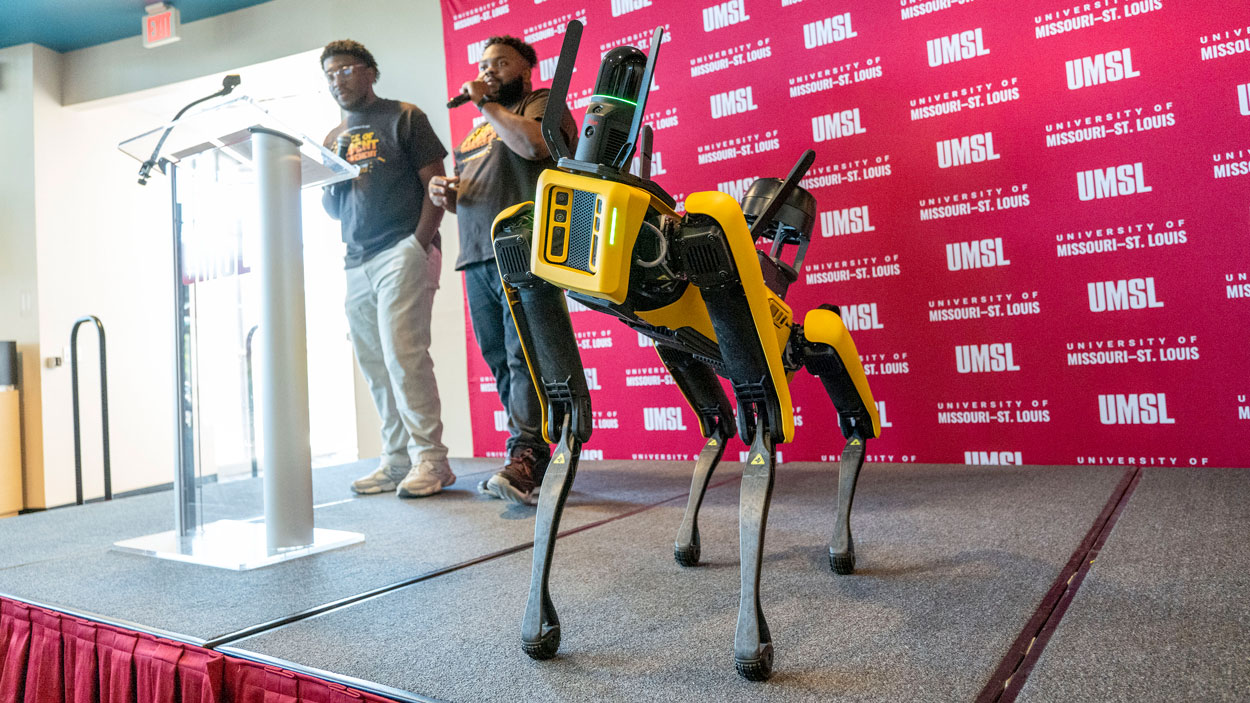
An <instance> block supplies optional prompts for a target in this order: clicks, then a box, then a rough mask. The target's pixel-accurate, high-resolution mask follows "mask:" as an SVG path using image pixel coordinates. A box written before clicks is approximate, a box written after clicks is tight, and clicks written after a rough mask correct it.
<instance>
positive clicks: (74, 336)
mask: <svg viewBox="0 0 1250 703" xmlns="http://www.w3.org/2000/svg"><path fill="white" fill-rule="evenodd" d="M84 322H94V323H95V327H96V331H97V332H98V335H97V337H98V338H99V342H100V424H101V427H102V429H103V434H104V500H112V499H113V472H112V469H111V468H110V466H109V390H108V361H107V359H106V357H105V352H104V348H105V344H104V324H103V323H101V322H100V318H98V317H96V316H95V315H86V316H84V317H80V318H78V319H77V320H75V321H74V327H73V329H72V330H71V331H70V334H69V365H70V374H71V380H70V385H71V386H72V388H73V392H74V487H75V490H76V491H77V494H76V495H77V499H78V505H82V432H81V427H80V425H79V421H78V328H79V327H81V326H82V324H83V323H84Z"/></svg>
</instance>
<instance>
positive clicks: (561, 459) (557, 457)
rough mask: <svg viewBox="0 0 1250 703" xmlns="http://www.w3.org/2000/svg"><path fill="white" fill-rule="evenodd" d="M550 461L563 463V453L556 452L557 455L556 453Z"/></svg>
mask: <svg viewBox="0 0 1250 703" xmlns="http://www.w3.org/2000/svg"><path fill="white" fill-rule="evenodd" d="M551 463H553V464H563V463H564V455H563V454H557V455H556V458H555V459H552V460H551Z"/></svg>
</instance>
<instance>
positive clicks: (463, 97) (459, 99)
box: [447, 93, 469, 110]
mask: <svg viewBox="0 0 1250 703" xmlns="http://www.w3.org/2000/svg"><path fill="white" fill-rule="evenodd" d="M467 102H469V94H468V93H461V94H459V95H457V96H456V97H454V98H452V99H451V100H448V101H447V109H448V110H450V109H452V108H453V107H460V106H461V105H463V104H465V103H467Z"/></svg>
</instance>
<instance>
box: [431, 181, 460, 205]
mask: <svg viewBox="0 0 1250 703" xmlns="http://www.w3.org/2000/svg"><path fill="white" fill-rule="evenodd" d="M459 183H460V177H459V176H434V177H433V178H431V179H430V186H429V194H430V202H432V203H434V204H435V205H437V206H438V207H441V208H443V209H444V210H446V211H448V212H451V213H455V212H456V186H457V185H459Z"/></svg>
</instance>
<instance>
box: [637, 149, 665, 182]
mask: <svg viewBox="0 0 1250 703" xmlns="http://www.w3.org/2000/svg"><path fill="white" fill-rule="evenodd" d="M641 168H642V165H641V157H638V156H635V157H634V161H633V163H632V164H631V165H630V167H629V172H630V173H632V174H634V175H635V176H637V175H638V174H639V173H640V170H641ZM666 173H668V171H666V170H665V169H664V155H663V154H662V153H660V152H658V151H657V152H655V153H654V154H652V155H651V175H652V176H663V175H664V174H666Z"/></svg>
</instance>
